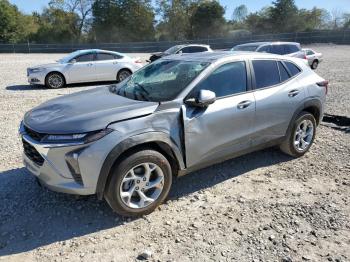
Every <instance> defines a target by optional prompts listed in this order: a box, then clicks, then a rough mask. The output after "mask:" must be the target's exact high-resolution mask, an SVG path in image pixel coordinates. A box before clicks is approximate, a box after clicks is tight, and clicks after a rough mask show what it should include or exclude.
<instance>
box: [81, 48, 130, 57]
mask: <svg viewBox="0 0 350 262" xmlns="http://www.w3.org/2000/svg"><path fill="white" fill-rule="evenodd" d="M75 52H76V53H80V54H85V53H89V52H104V53H112V54H118V55H121V56H126V55H125V54H122V53H119V52H115V51H110V50H103V49H83V50H77V51H75ZM75 52H74V53H75Z"/></svg>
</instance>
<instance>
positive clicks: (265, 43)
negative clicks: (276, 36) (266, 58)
mask: <svg viewBox="0 0 350 262" xmlns="http://www.w3.org/2000/svg"><path fill="white" fill-rule="evenodd" d="M270 44H275V45H280V44H292V45H300V44H299V43H297V42H280V41H274V42H252V43H246V44H240V45H236V46H261V45H270Z"/></svg>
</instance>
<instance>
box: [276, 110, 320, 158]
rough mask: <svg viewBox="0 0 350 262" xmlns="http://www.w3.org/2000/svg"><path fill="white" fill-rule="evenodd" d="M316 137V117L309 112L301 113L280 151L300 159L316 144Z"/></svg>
mask: <svg viewBox="0 0 350 262" xmlns="http://www.w3.org/2000/svg"><path fill="white" fill-rule="evenodd" d="M315 135H316V120H315V117H314V116H313V115H312V114H310V113H308V112H305V111H303V112H301V113H300V114H299V115H298V117H297V119H296V120H295V121H294V123H293V125H292V128H291V130H290V132H289V134H287V137H286V139H285V140H284V141H283V143H282V144H281V145H280V149H281V150H282V151H283V152H284V153H286V154H287V155H290V156H293V157H300V156H302V155H304V154H305V153H306V152H307V151H308V150H309V149H310V147H311V145H312V143H313V142H314V139H315Z"/></svg>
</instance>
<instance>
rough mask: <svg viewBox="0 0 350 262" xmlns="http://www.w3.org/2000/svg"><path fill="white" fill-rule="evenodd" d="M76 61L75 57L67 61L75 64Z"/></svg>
mask: <svg viewBox="0 0 350 262" xmlns="http://www.w3.org/2000/svg"><path fill="white" fill-rule="evenodd" d="M76 62H77V60H75V59H72V60H70V61H69V63H70V64H75V63H76Z"/></svg>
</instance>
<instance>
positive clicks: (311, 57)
mask: <svg viewBox="0 0 350 262" xmlns="http://www.w3.org/2000/svg"><path fill="white" fill-rule="evenodd" d="M303 51H304V52H305V56H306V58H307V61H308V63H309V66H310V67H311V68H312V69H316V68H317V67H318V64H319V63H321V62H322V60H323V55H322V54H321V53H317V52H315V51H314V50H312V49H309V48H305V49H303Z"/></svg>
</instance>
